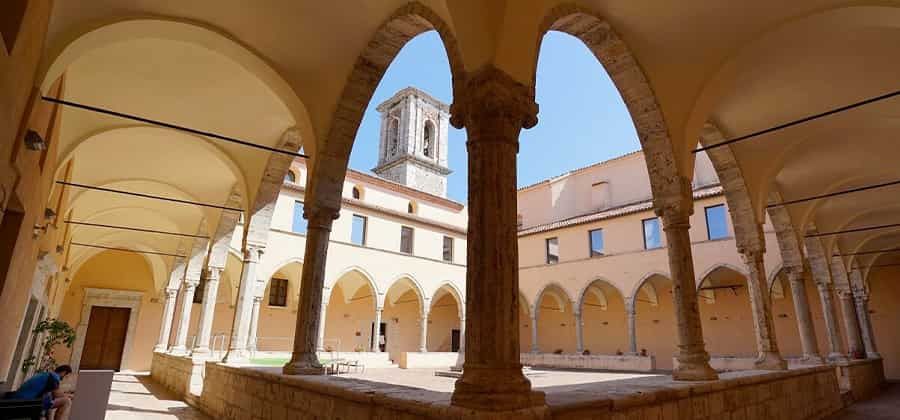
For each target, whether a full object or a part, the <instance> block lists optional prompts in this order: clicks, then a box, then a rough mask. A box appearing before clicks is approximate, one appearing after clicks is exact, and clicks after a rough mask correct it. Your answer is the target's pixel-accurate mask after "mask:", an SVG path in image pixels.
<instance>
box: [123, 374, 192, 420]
mask: <svg viewBox="0 0 900 420" xmlns="http://www.w3.org/2000/svg"><path fill="white" fill-rule="evenodd" d="M120 419H121V420H126V419H152V420H162V419H179V420H209V417H207V416H205V415H203V414H202V413H200V411H198V410H197V409H194V408H192V407H190V406H188V405H187V404H186V403H185V402H184V401H180V400H178V399H175V397H174V396H173V395H172V394H171V393H169V392H168V391H166V390H165V388H163V387H162V385H159V384H157V383H156V382H153V380H152V379H150V376H149V375H146V374H144V375H141V374H125V373H120V374H116V375H115V376H114V377H113V383H112V390H111V392H110V394H109V405H108V406H107V408H106V420H120Z"/></svg>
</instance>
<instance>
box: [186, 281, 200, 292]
mask: <svg viewBox="0 0 900 420" xmlns="http://www.w3.org/2000/svg"><path fill="white" fill-rule="evenodd" d="M197 284H199V280H198V281H196V282H195V281H192V280H188V279H184V291H185V293H191V292H193V291H194V290H196V289H197Z"/></svg>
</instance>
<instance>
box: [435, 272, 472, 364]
mask: <svg viewBox="0 0 900 420" xmlns="http://www.w3.org/2000/svg"><path fill="white" fill-rule="evenodd" d="M464 304H465V303H464V301H463V300H462V299H461V298H460V296H459V294H458V292H457V291H456V290H455V288H453V287H452V286H450V285H449V284H445V285H443V286H441V287H440V288H438V290H437V291H436V292H434V296H432V298H431V308H430V309H429V311H428V346H427V349H428V351H435V352H448V351H457V350H458V347H459V344H460V342H459V340H460V339H461V337H460V336H459V334H460V333H461V331H462V329H461V328H460V327H461V325H460V321H461V317H460V315H462V314H463V311H464V310H465V308H464V307H463V305H464Z"/></svg>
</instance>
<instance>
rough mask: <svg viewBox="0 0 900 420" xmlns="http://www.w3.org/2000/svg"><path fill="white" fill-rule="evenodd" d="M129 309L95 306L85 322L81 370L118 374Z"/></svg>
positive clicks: (129, 313)
mask: <svg viewBox="0 0 900 420" xmlns="http://www.w3.org/2000/svg"><path fill="white" fill-rule="evenodd" d="M130 318H131V308H113V307H108V306H94V307H92V308H91V317H90V320H89V321H88V328H87V333H86V334H85V339H84V351H83V353H82V354H81V363H80V364H79V366H80V368H81V369H103V370H114V371H119V368H120V367H121V366H122V354H123V353H124V351H125V336H126V334H127V333H128V321H129V319H130Z"/></svg>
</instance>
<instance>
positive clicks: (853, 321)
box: [838, 290, 866, 359]
mask: <svg viewBox="0 0 900 420" xmlns="http://www.w3.org/2000/svg"><path fill="white" fill-rule="evenodd" d="M838 297H839V298H840V300H841V315H843V318H844V333H846V334H847V346H848V347H849V349H847V355H848V356H849V357H851V358H853V359H865V358H866V352H865V348H864V347H863V343H862V338H861V336H860V331H859V318H857V315H856V304H855V303H854V302H853V292H851V291H850V290H841V291H840V292H838Z"/></svg>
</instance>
